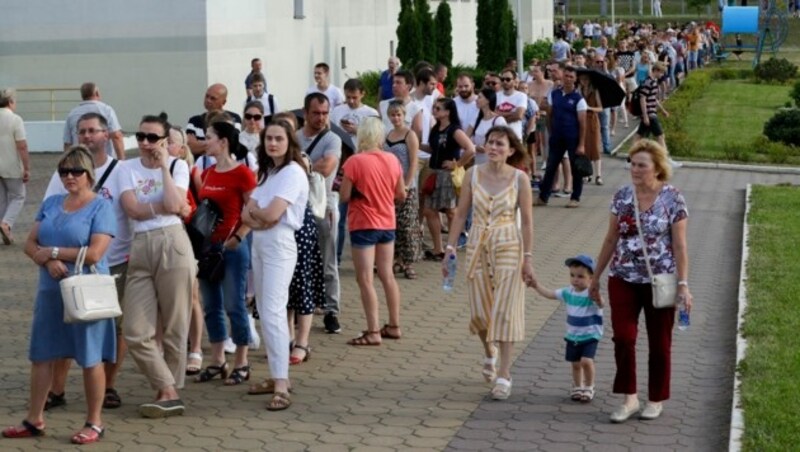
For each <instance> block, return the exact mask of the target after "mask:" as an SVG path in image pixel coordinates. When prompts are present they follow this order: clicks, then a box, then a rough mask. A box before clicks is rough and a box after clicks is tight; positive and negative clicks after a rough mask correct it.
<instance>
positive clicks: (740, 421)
mask: <svg viewBox="0 0 800 452" xmlns="http://www.w3.org/2000/svg"><path fill="white" fill-rule="evenodd" d="M752 187H753V186H752V184H747V189H746V190H745V200H744V203H745V207H744V220H743V224H742V261H741V264H740V267H739V300H738V302H739V303H738V304H739V314H738V316H737V321H736V370H735V372H734V377H733V403H732V404H731V430H730V436H729V438H730V440H729V443H728V450H729V451H730V452H739V451H740V450H742V435H743V434H744V409H742V407H741V393H740V387H741V384H742V381H741V379H740V378H739V377H740V375H739V365H740V364H741V363H742V360H743V359H744V357H745V353H746V352H747V339H745V338H744V336H742V326H743V324H744V315H745V312H746V311H747V284H746V283H747V258H748V257H749V255H750V248H749V246H748V238H749V236H750V231H749V228H748V226H747V221H748V220H749V217H750V201H751V197H750V196H751V192H752Z"/></svg>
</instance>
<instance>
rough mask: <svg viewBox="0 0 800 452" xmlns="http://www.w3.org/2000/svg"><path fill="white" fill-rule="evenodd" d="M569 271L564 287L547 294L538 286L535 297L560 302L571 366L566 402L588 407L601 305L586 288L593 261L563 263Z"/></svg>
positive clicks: (599, 335)
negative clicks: (561, 302)
mask: <svg viewBox="0 0 800 452" xmlns="http://www.w3.org/2000/svg"><path fill="white" fill-rule="evenodd" d="M564 265H566V266H567V267H569V283H570V285H569V286H568V287H564V288H561V289H556V290H555V291H553V290H550V289H548V288H546V287H544V286H542V285H541V284H539V285H538V286H537V287H536V291H537V292H539V295H541V296H543V297H545V298H549V299H551V300H561V301H563V302H564V304H565V305H566V307H567V333H566V335H565V336H564V340H565V341H566V342H567V352H566V360H567V361H569V362H571V363H572V391H571V392H570V398H571V399H572V400H575V401H580V402H584V403H589V402H591V400H592V399H593V398H594V355H595V352H596V351H597V343H598V342H599V341H600V339H601V338H602V337H603V301H602V300H600V301H598V302H597V303H595V302H594V301H593V300H591V299H590V298H589V286H590V285H591V284H592V278H593V277H594V268H595V266H594V259H592V258H591V257H589V256H587V255H585V254H579V255H577V256H575V257H571V258H569V259H567V260H566V261H565V262H564Z"/></svg>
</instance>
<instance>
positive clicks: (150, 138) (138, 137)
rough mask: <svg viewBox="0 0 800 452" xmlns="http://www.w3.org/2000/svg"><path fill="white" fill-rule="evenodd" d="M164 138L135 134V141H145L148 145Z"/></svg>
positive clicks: (147, 134) (152, 134)
mask: <svg viewBox="0 0 800 452" xmlns="http://www.w3.org/2000/svg"><path fill="white" fill-rule="evenodd" d="M164 138H167V137H166V136H163V137H162V136H161V135H156V134H155V133H144V132H136V141H144V140H147V142H148V143H156V142H158V140H163V139H164Z"/></svg>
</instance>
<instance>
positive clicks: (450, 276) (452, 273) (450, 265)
mask: <svg viewBox="0 0 800 452" xmlns="http://www.w3.org/2000/svg"><path fill="white" fill-rule="evenodd" d="M445 259H446V261H445V269H446V270H447V275H445V277H444V281H443V282H442V290H444V291H445V292H446V293H450V292H452V291H453V284H454V283H455V280H456V267H458V265H457V264H456V254H455V253H453V254H448V255H447V257H446V258H445Z"/></svg>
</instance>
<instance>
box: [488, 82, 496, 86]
mask: <svg viewBox="0 0 800 452" xmlns="http://www.w3.org/2000/svg"><path fill="white" fill-rule="evenodd" d="M486 84H487V85H489V86H494V85H497V82H486Z"/></svg>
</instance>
